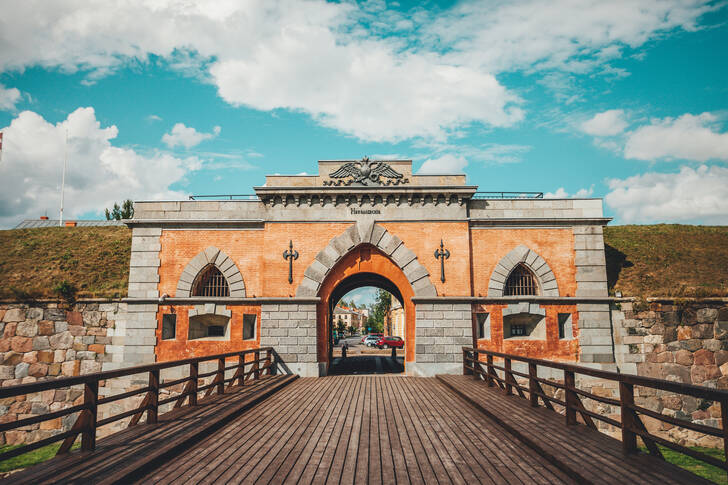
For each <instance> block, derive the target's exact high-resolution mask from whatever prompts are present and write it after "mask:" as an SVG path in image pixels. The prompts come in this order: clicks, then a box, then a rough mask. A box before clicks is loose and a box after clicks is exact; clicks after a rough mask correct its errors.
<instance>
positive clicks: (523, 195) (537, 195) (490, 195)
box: [472, 192, 543, 199]
mask: <svg viewBox="0 0 728 485" xmlns="http://www.w3.org/2000/svg"><path fill="white" fill-rule="evenodd" d="M472 198H473V199H543V192H475V193H474V194H473V197H472Z"/></svg>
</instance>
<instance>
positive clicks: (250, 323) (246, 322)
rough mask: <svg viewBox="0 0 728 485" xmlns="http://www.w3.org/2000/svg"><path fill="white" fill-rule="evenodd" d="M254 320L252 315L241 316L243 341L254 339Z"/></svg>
mask: <svg viewBox="0 0 728 485" xmlns="http://www.w3.org/2000/svg"><path fill="white" fill-rule="evenodd" d="M255 318H256V316H255V315H254V314H246V315H243V340H253V339H254V338H255Z"/></svg>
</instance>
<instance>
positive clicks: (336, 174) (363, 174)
mask: <svg viewBox="0 0 728 485" xmlns="http://www.w3.org/2000/svg"><path fill="white" fill-rule="evenodd" d="M329 177H331V178H332V179H345V178H347V177H352V179H351V180H347V181H343V180H342V181H341V182H339V183H335V182H333V181H332V182H330V183H329V185H353V184H361V185H380V184H382V180H381V177H386V178H389V179H393V180H388V181H387V185H390V184H392V183H394V184H398V183H406V182H407V179H404V180H401V179H402V177H403V175H402V174H401V173H398V172H397V171H395V170H394V169H393V168H392V167H390V166H389V164H388V163H386V162H380V161H377V160H369V157H364V158H362V159H361V160H359V161H356V162H347V163H345V164H344V165H342V166H341V167H339V168H338V169H336V170H335V171H333V172H331V173H330V174H329Z"/></svg>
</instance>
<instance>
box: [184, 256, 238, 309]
mask: <svg viewBox="0 0 728 485" xmlns="http://www.w3.org/2000/svg"><path fill="white" fill-rule="evenodd" d="M210 265H214V266H215V267H217V269H218V270H220V272H221V273H222V275H223V276H224V277H225V280H226V281H227V283H228V288H229V294H230V298H245V283H244V281H243V275H242V274H241V273H240V270H239V269H238V267H237V265H236V264H235V261H233V260H232V259H231V258H230V257H229V256H228V255H227V254H225V253H224V252H223V251H221V250H219V249H218V248H216V247H214V246H209V247H208V248H207V249H205V250H204V251H202V252H200V253H199V254H197V256H195V257H194V258H192V259H191V260H190V262H189V263H187V266H185V269H184V270H183V271H182V274H181V275H180V277H179V281H178V282H177V291H176V293H175V296H176V297H178V298H190V297H193V296H194V295H193V294H192V290H193V288H194V284H195V281H196V280H197V277H198V276H199V275H200V274H201V272H203V271H205V270H206V269H207V268H208V266H210ZM198 298H205V297H204V296H203V297H198Z"/></svg>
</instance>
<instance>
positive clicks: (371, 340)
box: [364, 335, 382, 347]
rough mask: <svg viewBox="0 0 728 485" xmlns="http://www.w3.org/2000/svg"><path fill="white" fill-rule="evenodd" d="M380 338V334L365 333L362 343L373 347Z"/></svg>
mask: <svg viewBox="0 0 728 485" xmlns="http://www.w3.org/2000/svg"><path fill="white" fill-rule="evenodd" d="M380 338H382V336H381V335H367V336H366V338H365V339H364V345H366V346H367V347H374V346H375V345H377V341H379V339H380Z"/></svg>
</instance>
